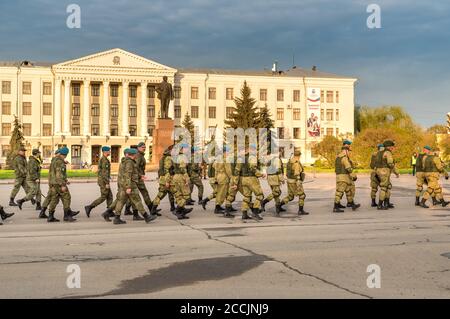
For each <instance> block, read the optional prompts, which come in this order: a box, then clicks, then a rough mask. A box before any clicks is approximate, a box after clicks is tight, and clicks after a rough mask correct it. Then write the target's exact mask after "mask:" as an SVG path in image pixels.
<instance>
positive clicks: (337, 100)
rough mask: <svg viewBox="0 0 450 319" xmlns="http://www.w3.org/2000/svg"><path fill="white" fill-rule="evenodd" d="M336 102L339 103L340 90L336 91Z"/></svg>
mask: <svg viewBox="0 0 450 319" xmlns="http://www.w3.org/2000/svg"><path fill="white" fill-rule="evenodd" d="M336 103H339V91H336Z"/></svg>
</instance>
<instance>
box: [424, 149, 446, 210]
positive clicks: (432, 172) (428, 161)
mask: <svg viewBox="0 0 450 319" xmlns="http://www.w3.org/2000/svg"><path fill="white" fill-rule="evenodd" d="M423 168H424V171H425V178H426V180H427V182H428V187H427V191H426V192H425V194H424V195H423V198H422V200H421V202H420V206H422V207H424V208H428V206H427V205H426V204H425V203H426V201H427V200H428V199H429V198H430V197H431V196H432V195H433V194H434V195H435V196H436V199H437V201H438V203H440V204H442V206H443V207H445V206H447V205H448V204H449V202H446V201H444V196H443V194H442V187H441V185H440V184H439V178H440V175H441V174H442V175H444V176H445V178H446V179H448V176H449V175H448V173H447V171H446V170H445V168H444V165H443V163H442V161H441V159H440V158H439V156H436V155H434V154H429V155H425V156H424V157H423Z"/></svg>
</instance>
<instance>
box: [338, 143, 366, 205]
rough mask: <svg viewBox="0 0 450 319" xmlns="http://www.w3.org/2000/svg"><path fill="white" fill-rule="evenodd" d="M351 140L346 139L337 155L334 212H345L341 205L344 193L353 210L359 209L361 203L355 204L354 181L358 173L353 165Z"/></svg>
mask: <svg viewBox="0 0 450 319" xmlns="http://www.w3.org/2000/svg"><path fill="white" fill-rule="evenodd" d="M350 145H351V142H350V141H344V146H342V149H341V152H340V153H339V154H338V156H337V157H336V161H335V173H336V194H335V197H334V208H333V213H343V212H344V210H342V206H341V205H340V203H341V200H342V197H343V196H344V193H345V195H346V197H347V203H349V204H350V207H351V208H352V210H356V209H358V208H359V207H360V206H361V205H360V204H355V202H354V199H353V196H354V194H353V192H352V182H353V181H356V174H355V173H354V172H353V167H352V164H351V161H350V156H349V152H350Z"/></svg>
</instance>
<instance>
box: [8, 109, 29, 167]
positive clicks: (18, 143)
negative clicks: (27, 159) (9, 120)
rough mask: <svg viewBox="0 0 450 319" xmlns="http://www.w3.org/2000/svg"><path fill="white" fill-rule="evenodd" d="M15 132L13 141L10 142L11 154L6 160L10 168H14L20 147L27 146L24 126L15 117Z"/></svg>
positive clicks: (12, 137) (13, 132) (12, 136)
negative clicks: (14, 161)
mask: <svg viewBox="0 0 450 319" xmlns="http://www.w3.org/2000/svg"><path fill="white" fill-rule="evenodd" d="M13 124H14V130H13V131H12V134H11V139H10V140H9V154H8V157H7V158H6V166H7V167H8V168H12V162H13V160H14V158H15V157H16V155H17V151H18V150H19V148H20V147H23V146H24V145H25V143H24V138H23V133H22V124H20V123H19V119H18V118H17V116H15V117H14V122H13Z"/></svg>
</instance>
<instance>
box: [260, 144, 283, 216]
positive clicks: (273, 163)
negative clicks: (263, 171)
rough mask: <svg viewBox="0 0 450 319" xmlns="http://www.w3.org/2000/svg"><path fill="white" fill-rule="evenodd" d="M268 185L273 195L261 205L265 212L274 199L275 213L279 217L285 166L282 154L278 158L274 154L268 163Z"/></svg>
mask: <svg viewBox="0 0 450 319" xmlns="http://www.w3.org/2000/svg"><path fill="white" fill-rule="evenodd" d="M267 183H268V184H269V186H270V188H271V190H272V193H270V195H269V196H267V197H266V198H265V199H264V200H263V202H262V203H261V206H262V209H263V210H265V208H266V204H267V203H269V202H270V201H271V200H272V199H274V200H275V211H276V213H277V215H279V214H280V212H281V200H280V196H281V184H284V166H283V161H282V160H281V153H279V154H278V156H276V155H275V154H274V155H273V156H272V157H271V158H270V160H269V161H268V163H267Z"/></svg>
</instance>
